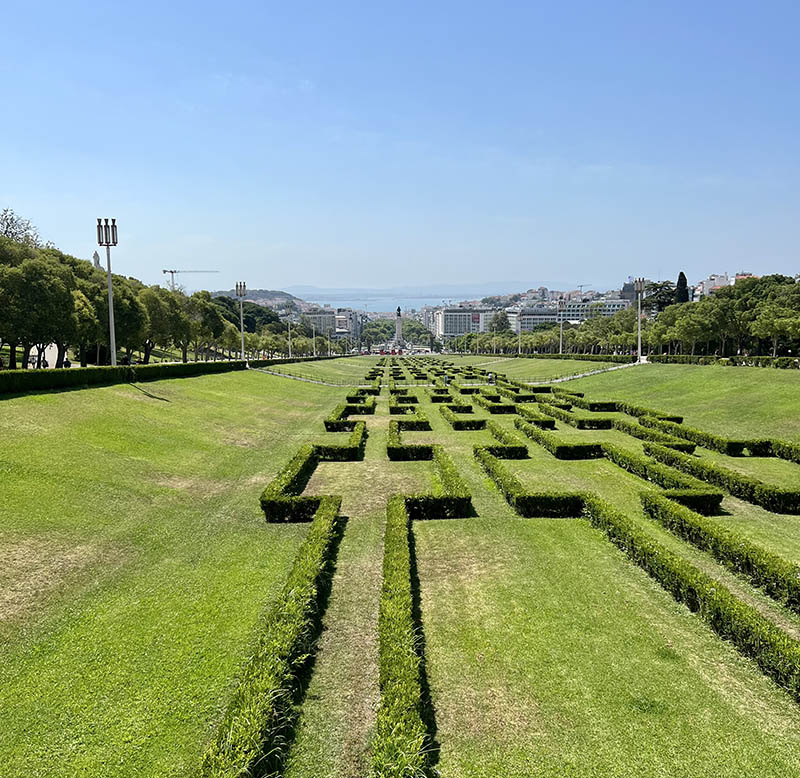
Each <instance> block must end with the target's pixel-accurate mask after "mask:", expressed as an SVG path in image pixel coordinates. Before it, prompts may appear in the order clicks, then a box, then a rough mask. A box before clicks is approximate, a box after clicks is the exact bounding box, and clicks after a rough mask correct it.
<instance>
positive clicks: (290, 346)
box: [286, 319, 292, 359]
mask: <svg viewBox="0 0 800 778" xmlns="http://www.w3.org/2000/svg"><path fill="white" fill-rule="evenodd" d="M286 325H287V326H288V327H289V359H291V358H292V320H291V319H287V320H286Z"/></svg>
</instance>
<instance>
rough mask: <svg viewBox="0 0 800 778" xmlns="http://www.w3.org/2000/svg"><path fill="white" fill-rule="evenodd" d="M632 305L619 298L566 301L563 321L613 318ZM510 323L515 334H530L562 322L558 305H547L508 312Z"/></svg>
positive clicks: (628, 301) (510, 309)
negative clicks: (544, 326)
mask: <svg viewBox="0 0 800 778" xmlns="http://www.w3.org/2000/svg"><path fill="white" fill-rule="evenodd" d="M630 305H631V302H630V300H621V299H619V298H605V299H603V298H598V299H583V300H565V301H564V312H563V314H562V315H563V319H564V321H565V322H567V321H568V322H582V321H586V320H587V319H593V318H595V317H597V316H613V315H614V314H615V313H617V312H618V311H624V310H625V309H626V308H629V307H630ZM506 314H507V315H508V323H509V324H510V325H511V329H512V330H514V332H517V333H519V332H520V330H521V331H522V332H530V331H531V330H533V329H534V327H536V326H537V325H539V324H558V322H559V321H561V318H560V315H559V311H558V304H557V303H546V304H542V305H534V306H530V307H524V308H515V309H512V308H509V309H507V310H506Z"/></svg>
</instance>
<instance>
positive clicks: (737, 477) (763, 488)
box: [644, 443, 800, 514]
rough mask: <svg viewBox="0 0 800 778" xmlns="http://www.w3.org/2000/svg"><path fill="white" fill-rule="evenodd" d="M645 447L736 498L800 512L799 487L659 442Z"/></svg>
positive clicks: (767, 506)
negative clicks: (782, 484) (768, 480)
mask: <svg viewBox="0 0 800 778" xmlns="http://www.w3.org/2000/svg"><path fill="white" fill-rule="evenodd" d="M644 450H645V453H646V454H649V455H650V456H651V457H653V459H657V460H658V461H659V462H663V463H664V464H667V465H671V466H672V467H675V468H677V469H678V470H683V471H684V472H685V473H690V474H691V475H693V476H695V477H697V478H701V479H702V480H704V481H707V482H708V483H711V484H715V485H716V486H721V487H722V488H723V489H727V491H729V492H730V493H731V494H733V495H735V496H736V497H740V498H741V499H743V500H746V501H747V502H751V503H753V504H754V505H760V506H761V507H762V508H765V509H766V510H768V511H772V512H773V513H790V514H799V513H800V491H798V490H796V489H782V488H781V487H778V486H773V485H771V484H767V483H764V482H763V481H759V480H758V479H757V478H753V477H750V476H746V475H742V474H741V473H737V472H736V471H734V470H728V468H726V467H722V466H721V465H718V464H716V463H714V462H707V461H704V460H702V459H698V458H697V457H693V456H689V455H688V454H683V453H681V452H680V451H675V450H674V449H671V448H664V446H659V445H657V444H655V443H645V444H644Z"/></svg>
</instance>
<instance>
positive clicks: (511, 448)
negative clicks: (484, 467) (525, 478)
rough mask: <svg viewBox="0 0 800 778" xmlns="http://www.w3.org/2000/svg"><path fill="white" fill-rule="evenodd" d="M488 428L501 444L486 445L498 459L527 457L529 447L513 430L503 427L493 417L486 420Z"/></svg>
mask: <svg viewBox="0 0 800 778" xmlns="http://www.w3.org/2000/svg"><path fill="white" fill-rule="evenodd" d="M486 429H487V430H488V431H489V433H490V434H491V435H492V437H493V438H494V439H495V440H497V441H499V442H500V444H501V445H499V446H497V445H490V446H487V447H486V448H488V449H489V450H490V451H491V453H492V454H493V455H494V456H496V457H498V459H527V457H528V447H527V446H526V445H525V443H524V442H523V441H522V440H520V439H519V438H518V437H517V436H516V435H514V433H513V432H511V431H509V430H507V429H506V428H505V427H501V426H500V425H499V424H498V423H497V422H496V421H492V420H491V419H490V420H489V421H487V422H486Z"/></svg>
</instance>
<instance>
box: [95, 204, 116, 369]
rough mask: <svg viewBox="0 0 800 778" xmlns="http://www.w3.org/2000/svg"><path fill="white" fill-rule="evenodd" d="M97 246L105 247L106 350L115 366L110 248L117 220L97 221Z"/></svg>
mask: <svg viewBox="0 0 800 778" xmlns="http://www.w3.org/2000/svg"><path fill="white" fill-rule="evenodd" d="M97 245H98V246H105V247H106V274H107V276H108V348H109V351H110V352H111V364H112V366H114V367H116V364H117V334H116V332H115V330H114V294H113V292H112V290H111V247H112V246H116V245H117V220H116V219H111V224H109V223H108V219H98V220H97Z"/></svg>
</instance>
